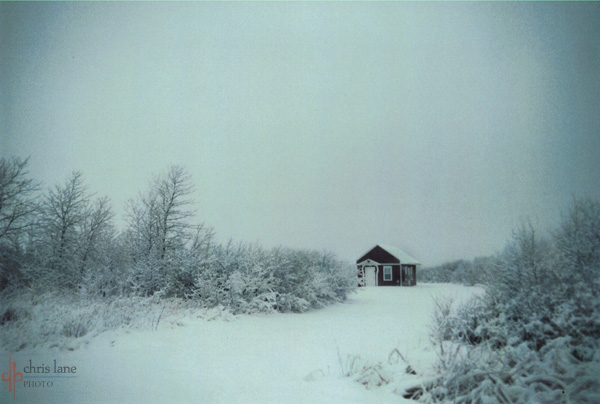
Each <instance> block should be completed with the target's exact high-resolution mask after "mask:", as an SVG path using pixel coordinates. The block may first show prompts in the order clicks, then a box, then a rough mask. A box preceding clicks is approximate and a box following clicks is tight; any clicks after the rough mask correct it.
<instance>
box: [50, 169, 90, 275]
mask: <svg viewBox="0 0 600 404" xmlns="http://www.w3.org/2000/svg"><path fill="white" fill-rule="evenodd" d="M86 191H87V190H86V188H85V186H84V183H83V179H82V176H81V173H80V172H73V173H72V174H71V176H70V177H69V178H68V179H67V181H66V182H65V183H64V184H63V185H57V186H56V187H54V189H51V190H50V191H49V192H48V194H47V195H46V196H45V197H44V200H43V202H42V218H41V221H40V222H41V226H42V231H43V236H44V239H45V242H46V243H47V248H46V251H47V253H46V254H47V256H46V261H47V265H48V266H49V268H50V269H52V270H53V271H54V272H55V274H54V275H55V276H60V277H63V276H67V279H68V282H73V281H74V276H75V273H74V272H75V271H76V268H75V266H76V259H75V257H76V255H77V251H78V250H79V247H80V245H81V244H80V242H79V237H80V235H81V234H80V228H81V226H83V223H84V221H85V219H86V213H87V207H88V203H89V199H90V196H89V195H87V192H86ZM62 281H65V279H61V282H62Z"/></svg>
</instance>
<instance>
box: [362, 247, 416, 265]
mask: <svg viewBox="0 0 600 404" xmlns="http://www.w3.org/2000/svg"><path fill="white" fill-rule="evenodd" d="M378 249H381V250H383V251H385V252H386V253H387V254H388V255H390V256H392V257H393V258H394V261H398V262H399V263H400V264H406V265H421V263H420V262H419V261H417V260H416V259H414V258H413V257H411V256H410V255H408V254H407V253H405V252H404V251H402V250H401V249H399V248H397V247H393V246H389V245H385V244H377V245H376V246H375V247H373V248H371V249H370V250H369V251H368V252H367V253H366V254H364V255H363V256H362V257H360V258H359V259H358V260H357V261H356V263H357V264H359V263H361V262H363V261H365V260H366V259H368V257H369V255H370V254H371V253H375V252H376V250H378ZM387 263H388V262H382V264H387Z"/></svg>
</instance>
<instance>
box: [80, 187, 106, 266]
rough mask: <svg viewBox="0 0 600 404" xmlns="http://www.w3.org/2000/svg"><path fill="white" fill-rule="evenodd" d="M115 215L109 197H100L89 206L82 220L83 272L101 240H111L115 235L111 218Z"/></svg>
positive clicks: (81, 264)
mask: <svg viewBox="0 0 600 404" xmlns="http://www.w3.org/2000/svg"><path fill="white" fill-rule="evenodd" d="M113 217H114V214H113V213H112V210H111V207H110V202H109V200H108V198H99V199H96V201H94V203H93V204H92V205H91V206H89V207H88V209H87V212H86V215H85V217H84V220H83V222H82V227H81V232H80V233H81V234H80V243H81V246H80V250H81V258H80V261H81V262H80V272H81V273H82V274H83V273H84V272H85V270H86V266H87V265H88V261H89V258H90V257H91V256H93V255H94V254H95V253H97V251H98V247H99V245H98V244H99V242H101V241H102V240H103V239H104V241H110V239H112V237H113V235H114V234H113V233H114V231H113V229H112V226H111V220H112V218H113Z"/></svg>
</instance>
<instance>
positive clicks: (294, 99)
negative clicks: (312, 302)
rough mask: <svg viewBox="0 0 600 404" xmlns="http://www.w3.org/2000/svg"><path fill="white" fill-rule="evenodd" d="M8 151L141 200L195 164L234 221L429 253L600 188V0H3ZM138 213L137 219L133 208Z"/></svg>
mask: <svg viewBox="0 0 600 404" xmlns="http://www.w3.org/2000/svg"><path fill="white" fill-rule="evenodd" d="M0 18H1V19H0V35H1V36H0V38H1V39H0V58H1V59H0V62H1V64H0V69H1V71H0V73H1V75H0V80H1V87H0V90H1V104H0V108H1V109H0V125H1V128H0V130H1V135H0V136H1V138H0V139H1V148H0V154H1V156H2V157H4V156H11V155H17V156H20V157H27V156H31V164H30V168H31V170H30V172H31V175H32V176H33V177H35V178H37V179H39V180H41V181H43V183H44V184H45V186H50V185H53V184H55V183H57V182H63V181H64V180H65V179H66V177H67V176H68V174H69V173H70V172H72V171H73V170H81V171H82V173H83V175H84V178H85V181H86V182H87V184H88V185H89V188H90V190H92V191H95V192H97V193H98V195H106V196H108V197H110V198H111V200H112V202H113V206H114V209H115V211H116V212H117V213H118V214H119V215H122V213H123V212H124V206H125V203H126V201H127V200H128V199H130V198H134V197H135V196H136V194H137V193H138V192H139V191H140V190H142V189H144V188H145V187H146V185H147V183H148V181H149V180H150V179H151V177H152V174H153V173H160V172H164V171H165V170H166V169H167V168H168V167H169V166H170V165H172V164H179V165H183V166H184V167H186V168H187V170H188V172H189V173H190V174H191V175H192V176H193V178H194V182H195V185H196V188H197V192H196V195H195V198H196V208H197V211H198V218H199V221H203V222H205V223H206V224H208V225H210V226H213V227H214V228H215V230H216V232H217V234H218V236H219V238H220V240H226V239H228V238H230V237H231V238H233V239H234V240H237V241H249V242H255V241H258V242H260V243H261V244H263V245H264V246H266V247H271V246H276V245H284V246H290V247H298V248H316V249H319V250H322V249H326V250H330V251H333V252H335V253H337V254H338V256H339V257H341V258H344V259H348V260H356V259H357V258H358V257H359V256H361V255H362V254H363V253H364V252H366V250H367V249H369V248H370V247H372V246H374V245H375V244H377V243H386V244H391V245H396V246H398V247H400V248H402V249H404V250H405V251H407V252H408V253H410V254H412V255H413V256H415V257H416V258H417V259H419V260H421V262H422V263H424V264H426V265H432V264H438V263H441V262H443V261H447V260H452V259H458V258H466V259H470V258H473V257H475V256H480V255H488V254H492V253H494V252H495V251H497V250H500V249H502V247H503V246H504V244H505V242H506V240H507V239H508V238H509V236H510V233H511V231H512V230H513V229H514V228H516V227H517V226H518V225H519V223H520V221H522V220H524V219H527V218H529V219H531V220H532V221H533V222H534V223H535V224H536V225H538V226H539V227H540V228H541V229H547V228H549V227H552V226H555V225H556V224H557V222H558V220H559V217H560V213H561V212H564V211H565V210H566V209H567V207H568V205H569V204H570V202H571V201H572V198H573V197H585V196H589V197H593V198H600V78H599V77H600V3H597V2H593V3H542V2H540V3H529V2H528V3H513V2H509V3H404V2H402V3H397V2H385V3H372V2H368V3H356V2H352V3H346V2H336V3H321V2H319V3H287V2H285V3H280V2H261V3H246V2H241V3H240V2H236V3H207V2H199V3H188V2H185V3H175V4H174V3H169V4H165V3H139V2H134V3H112V2H109V3H91V4H90V3H78V2H76V3H34V4H32V3H5V2H2V3H0ZM120 220H122V219H120Z"/></svg>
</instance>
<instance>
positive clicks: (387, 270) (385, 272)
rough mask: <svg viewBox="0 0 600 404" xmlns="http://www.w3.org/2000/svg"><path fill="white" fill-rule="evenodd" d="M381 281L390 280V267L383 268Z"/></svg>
mask: <svg viewBox="0 0 600 404" xmlns="http://www.w3.org/2000/svg"><path fill="white" fill-rule="evenodd" d="M383 280H384V281H391V280H392V267H383Z"/></svg>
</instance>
